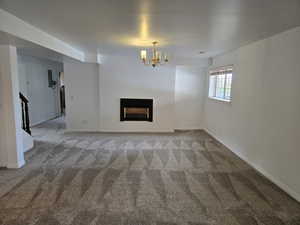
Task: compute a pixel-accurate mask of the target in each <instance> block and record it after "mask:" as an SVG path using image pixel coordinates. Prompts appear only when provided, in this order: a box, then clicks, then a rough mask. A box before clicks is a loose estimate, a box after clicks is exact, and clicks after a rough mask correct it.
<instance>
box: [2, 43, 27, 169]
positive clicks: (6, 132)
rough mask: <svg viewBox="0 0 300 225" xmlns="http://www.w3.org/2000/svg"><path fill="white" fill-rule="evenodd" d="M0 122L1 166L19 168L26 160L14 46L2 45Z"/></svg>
mask: <svg viewBox="0 0 300 225" xmlns="http://www.w3.org/2000/svg"><path fill="white" fill-rule="evenodd" d="M0 123H1V126H0V137H1V139H0V140H1V142H0V166H6V167H8V168H19V167H21V166H23V165H24V164H25V161H24V153H23V138H22V128H21V106H20V101H19V82H18V64H17V51H16V48H15V47H13V46H0Z"/></svg>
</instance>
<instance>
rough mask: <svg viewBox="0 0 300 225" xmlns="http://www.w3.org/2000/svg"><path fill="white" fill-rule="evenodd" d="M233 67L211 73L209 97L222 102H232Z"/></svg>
mask: <svg viewBox="0 0 300 225" xmlns="http://www.w3.org/2000/svg"><path fill="white" fill-rule="evenodd" d="M232 71H233V68H232V66H229V67H222V68H219V69H215V70H212V71H210V72H209V74H210V76H209V95H208V96H209V97H210V98H213V99H217V100H221V101H226V102H230V101H231V83H232Z"/></svg>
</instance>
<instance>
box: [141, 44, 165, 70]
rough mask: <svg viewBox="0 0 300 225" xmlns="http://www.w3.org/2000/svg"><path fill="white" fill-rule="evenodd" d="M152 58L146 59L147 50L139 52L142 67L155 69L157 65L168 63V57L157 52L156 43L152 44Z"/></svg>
mask: <svg viewBox="0 0 300 225" xmlns="http://www.w3.org/2000/svg"><path fill="white" fill-rule="evenodd" d="M152 44H153V47H152V58H151V59H150V58H149V59H148V60H147V58H148V54H147V50H141V60H142V62H143V63H144V65H151V66H152V67H156V66H158V65H162V64H165V63H167V62H169V59H168V56H167V54H165V53H162V52H160V51H158V50H157V47H156V45H157V44H158V42H157V41H154V42H152Z"/></svg>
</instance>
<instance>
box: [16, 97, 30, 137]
mask: <svg viewBox="0 0 300 225" xmlns="http://www.w3.org/2000/svg"><path fill="white" fill-rule="evenodd" d="M19 96H20V99H21V108H22V128H23V130H25V131H26V132H27V133H28V134H30V135H31V130H30V120H29V110H28V103H29V101H28V99H27V98H26V97H25V96H24V95H23V94H22V93H21V92H20V93H19Z"/></svg>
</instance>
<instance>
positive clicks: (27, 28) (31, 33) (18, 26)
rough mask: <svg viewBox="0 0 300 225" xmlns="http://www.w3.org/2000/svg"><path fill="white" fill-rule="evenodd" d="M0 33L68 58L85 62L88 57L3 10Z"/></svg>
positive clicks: (0, 12) (0, 18) (1, 10)
mask: <svg viewBox="0 0 300 225" xmlns="http://www.w3.org/2000/svg"><path fill="white" fill-rule="evenodd" d="M0 31H3V32H5V33H8V34H11V35H13V36H15V37H18V38H21V39H23V40H26V41H30V42H32V43H34V44H37V45H39V46H43V47H45V48H48V49H51V50H53V51H55V52H59V53H61V54H63V55H66V56H68V57H71V58H74V59H77V60H81V61H85V58H86V57H85V54H84V53H83V52H82V51H79V50H77V49H75V48H74V47H72V46H71V45H69V44H67V43H65V42H63V41H61V40H59V39H57V38H56V37H54V36H52V35H49V34H48V33H46V32H44V31H42V30H40V29H38V28H36V27H34V26H32V25H30V24H28V23H27V22H25V21H23V20H21V19H19V18H17V17H16V16H14V15H12V14H10V13H8V12H6V11H5V10H3V9H0Z"/></svg>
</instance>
